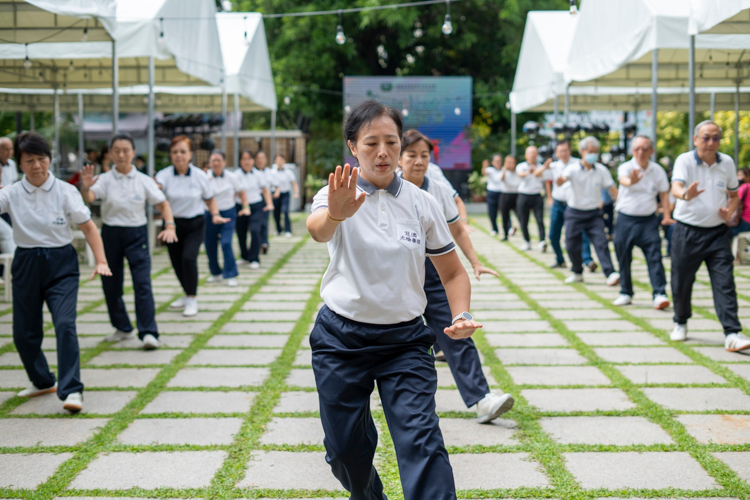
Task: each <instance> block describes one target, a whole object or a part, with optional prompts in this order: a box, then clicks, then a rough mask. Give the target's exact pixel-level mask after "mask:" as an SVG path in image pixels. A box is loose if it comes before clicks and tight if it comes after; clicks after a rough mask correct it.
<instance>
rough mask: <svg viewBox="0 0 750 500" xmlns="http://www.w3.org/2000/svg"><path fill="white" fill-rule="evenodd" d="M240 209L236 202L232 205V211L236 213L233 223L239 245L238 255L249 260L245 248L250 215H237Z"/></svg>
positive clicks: (240, 206)
mask: <svg viewBox="0 0 750 500" xmlns="http://www.w3.org/2000/svg"><path fill="white" fill-rule="evenodd" d="M240 210H242V205H240V204H236V205H235V206H234V211H235V213H236V214H237V220H236V222H235V224H234V231H235V232H236V233H237V242H238V243H239V245H240V257H242V258H243V259H244V260H247V261H249V260H250V259H249V258H248V257H249V254H248V249H247V230H248V228H249V227H250V216H249V215H239V213H240Z"/></svg>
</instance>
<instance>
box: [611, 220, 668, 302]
mask: <svg viewBox="0 0 750 500" xmlns="http://www.w3.org/2000/svg"><path fill="white" fill-rule="evenodd" d="M659 226H660V222H659V218H658V217H657V216H656V215H648V216H645V217H634V216H632V215H626V214H623V213H620V214H618V215H617V227H616V228H615V253H616V254H617V262H618V264H619V266H620V293H621V294H623V295H630V296H631V297H632V296H633V280H632V277H631V274H630V264H631V263H632V261H633V248H635V247H639V248H640V249H641V250H643V255H644V256H645V257H646V264H647V267H648V276H649V278H650V279H651V287H652V288H653V289H654V295H657V294H660V295H665V294H666V289H667V275H666V274H665V273H664V264H662V262H661V235H660V234H659Z"/></svg>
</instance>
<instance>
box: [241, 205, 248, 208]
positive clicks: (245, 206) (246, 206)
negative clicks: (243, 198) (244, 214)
mask: <svg viewBox="0 0 750 500" xmlns="http://www.w3.org/2000/svg"><path fill="white" fill-rule="evenodd" d="M242 208H243V209H245V208H248V209H249V208H250V205H242Z"/></svg>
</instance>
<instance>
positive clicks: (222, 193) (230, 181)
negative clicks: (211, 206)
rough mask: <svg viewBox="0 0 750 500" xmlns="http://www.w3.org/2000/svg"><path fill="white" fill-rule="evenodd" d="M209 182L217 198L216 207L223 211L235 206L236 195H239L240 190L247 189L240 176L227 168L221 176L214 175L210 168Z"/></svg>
mask: <svg viewBox="0 0 750 500" xmlns="http://www.w3.org/2000/svg"><path fill="white" fill-rule="evenodd" d="M208 184H209V185H210V186H211V192H213V194H214V198H215V199H216V207H217V208H218V209H219V210H221V211H222V212H223V211H224V210H230V209H232V208H234V197H235V195H238V194H239V193H240V191H242V190H244V189H245V186H244V185H243V183H242V181H241V180H240V178H239V177H237V175H236V174H235V173H234V172H230V171H229V170H227V169H226V168H225V169H224V170H223V171H222V172H221V175H220V176H219V177H216V176H215V175H214V172H213V170H209V171H208Z"/></svg>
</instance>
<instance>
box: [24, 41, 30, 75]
mask: <svg viewBox="0 0 750 500" xmlns="http://www.w3.org/2000/svg"><path fill="white" fill-rule="evenodd" d="M24 48H25V49H26V58H25V59H24V60H23V67H24V68H26V69H31V61H30V60H29V44H28V43H27V44H26V45H24Z"/></svg>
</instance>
